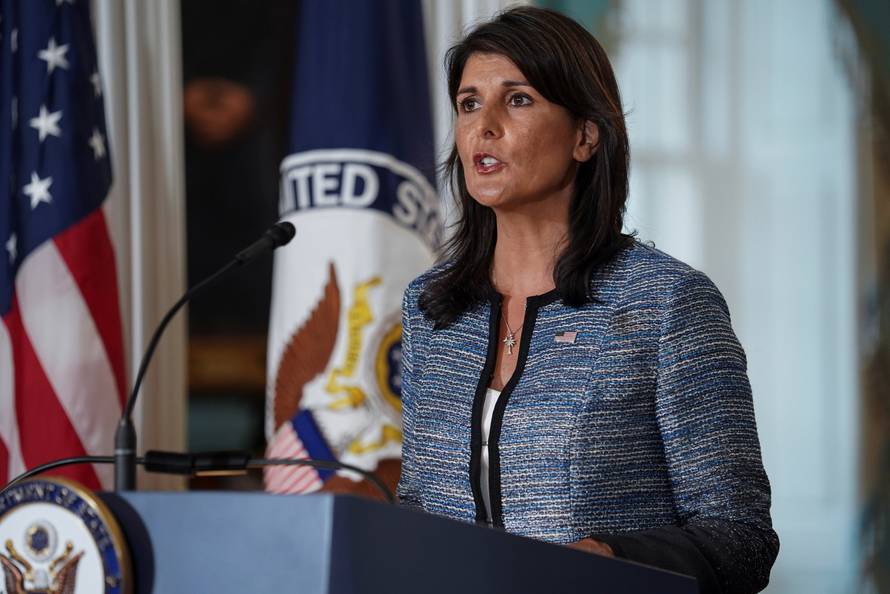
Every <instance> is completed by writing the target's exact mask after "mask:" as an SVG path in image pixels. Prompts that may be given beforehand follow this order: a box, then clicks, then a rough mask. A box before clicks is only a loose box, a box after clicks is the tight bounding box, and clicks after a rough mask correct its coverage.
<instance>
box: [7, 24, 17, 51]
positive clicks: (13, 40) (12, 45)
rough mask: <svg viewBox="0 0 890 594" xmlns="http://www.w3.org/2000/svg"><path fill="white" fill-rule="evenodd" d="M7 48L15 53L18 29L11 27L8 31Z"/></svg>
mask: <svg viewBox="0 0 890 594" xmlns="http://www.w3.org/2000/svg"><path fill="white" fill-rule="evenodd" d="M9 49H11V50H12V53H15V52H16V50H17V49H19V30H18V29H13V30H12V31H10V33H9Z"/></svg>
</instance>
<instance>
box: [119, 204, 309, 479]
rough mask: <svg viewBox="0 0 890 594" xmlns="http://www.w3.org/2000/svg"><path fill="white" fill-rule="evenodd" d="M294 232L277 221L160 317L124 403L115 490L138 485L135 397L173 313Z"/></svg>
mask: <svg viewBox="0 0 890 594" xmlns="http://www.w3.org/2000/svg"><path fill="white" fill-rule="evenodd" d="M295 234H296V229H295V228H294V226H293V225H292V224H290V223H288V222H286V221H282V222H280V223H276V224H275V225H273V226H272V227H271V228H270V229H269V230H267V231H266V232H265V233H264V234H263V237H261V238H260V239H259V240H257V241H256V242H254V243H253V244H252V245H250V246H248V247H247V248H246V249H244V250H242V251H241V252H239V253H238V254H237V255H236V256H235V258H234V259H232V260H231V261H230V262H229V263H228V264H226V265H225V266H223V267H222V268H220V269H219V270H217V271H216V272H214V273H213V274H212V275H210V276H209V277H207V278H205V279H204V280H202V281H201V282H199V283H198V284H197V285H195V286H194V287H191V288H190V289H189V290H188V291H186V292H185V294H184V295H183V296H182V297H180V298H179V300H178V301H177V302H176V303H175V304H173V307H171V308H170V310H169V311H168V312H167V314H166V315H165V316H164V319H162V320H161V323H160V324H159V325H158V327H157V329H156V330H155V332H154V334H153V335H152V337H151V340H150V341H149V343H148V348H146V349H145V354H144V355H143V357H142V361H141V362H140V364H139V370H138V372H137V373H136V381H135V382H133V390H132V392H130V396H129V397H128V398H127V403H126V405H125V406H124V410H123V414H122V415H121V420H120V422H119V423H118V426H117V431H116V432H115V435H114V490H115V491H132V490H133V489H135V488H136V428H135V426H134V425H133V409H134V408H135V406H136V398H137V396H138V394H139V388H140V387H141V386H142V381H143V379H144V378H145V372H146V370H147V369H148V363H149V362H150V361H151V358H152V355H154V352H155V349H156V348H157V346H158V341H159V340H160V339H161V335H162V334H163V333H164V330H165V329H166V328H167V325H168V324H170V321H171V320H172V319H173V316H175V315H176V313H177V312H178V311H179V310H180V309H182V306H183V305H185V304H186V303H188V301H189V300H190V299H191V298H192V297H194V296H195V295H196V294H197V293H199V292H201V291H203V290H204V289H206V288H207V287H209V286H211V285H213V284H215V283H216V282H217V281H218V280H219V279H221V278H222V277H223V276H225V275H226V274H228V273H229V272H230V271H231V270H232V269H233V268H237V267H239V266H243V265H244V264H247V263H248V262H250V261H251V260H253V259H254V258H256V257H257V256H259V255H262V254H264V253H266V252H270V251H272V250H274V249H275V248H278V247H281V246H283V245H285V244H287V243H288V242H289V241H290V240H291V239H293V238H294V235H295Z"/></svg>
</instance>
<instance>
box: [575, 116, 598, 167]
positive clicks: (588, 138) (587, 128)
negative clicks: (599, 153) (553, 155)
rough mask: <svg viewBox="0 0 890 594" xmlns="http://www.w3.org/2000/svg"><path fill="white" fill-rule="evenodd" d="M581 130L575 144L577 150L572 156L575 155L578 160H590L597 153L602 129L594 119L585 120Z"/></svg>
mask: <svg viewBox="0 0 890 594" xmlns="http://www.w3.org/2000/svg"><path fill="white" fill-rule="evenodd" d="M580 132H581V133H580V134H579V135H578V144H577V145H576V146H575V151H574V152H573V153H572V157H574V159H575V160H576V161H578V162H580V163H584V162H585V161H589V160H590V158H591V157H593V155H594V153H596V149H597V147H598V146H599V142H600V130H599V128H598V127H597V125H596V124H594V123H593V122H592V121H590V120H584V125H583V126H582V128H581V130H580Z"/></svg>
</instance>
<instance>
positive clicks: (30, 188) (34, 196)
mask: <svg viewBox="0 0 890 594" xmlns="http://www.w3.org/2000/svg"><path fill="white" fill-rule="evenodd" d="M51 185H53V178H51V177H47V178H46V179H40V176H38V175H37V172H36V171H32V172H31V183H30V184H28V185H27V186H25V188H24V192H25V195H26V196H30V197H31V210H34V209H35V208H37V205H38V204H40V203H41V202H46V203H47V204H49V203H50V202H52V199H53V197H52V195H50V193H49V187H50V186H51Z"/></svg>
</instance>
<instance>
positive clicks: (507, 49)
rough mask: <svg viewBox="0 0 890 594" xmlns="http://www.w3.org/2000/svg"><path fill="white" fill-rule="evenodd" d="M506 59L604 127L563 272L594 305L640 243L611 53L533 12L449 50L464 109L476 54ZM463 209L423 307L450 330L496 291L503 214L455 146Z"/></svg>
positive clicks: (478, 31) (581, 183) (568, 286)
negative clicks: (596, 292) (498, 217)
mask: <svg viewBox="0 0 890 594" xmlns="http://www.w3.org/2000/svg"><path fill="white" fill-rule="evenodd" d="M477 52H479V53H493V54H500V55H503V56H505V57H507V58H509V59H510V60H512V61H513V63H514V64H516V66H517V67H518V68H519V70H520V71H521V72H522V73H523V74H524V75H525V77H526V80H528V82H529V84H531V86H532V87H534V88H535V89H536V90H537V91H538V92H539V93H541V95H543V96H544V98H546V99H547V100H548V101H550V102H551V103H556V104H557V105H561V106H562V107H564V108H565V109H566V110H568V112H569V113H570V114H571V115H572V116H573V117H575V118H577V119H578V120H579V121H585V120H589V121H592V122H593V123H595V124H596V125H597V127H598V128H599V142H598V144H597V147H596V151H595V153H594V156H593V157H592V158H591V159H590V160H589V161H586V162H584V163H582V164H580V166H579V168H578V171H577V174H576V176H575V184H574V194H573V196H572V200H571V204H570V206H569V237H568V244H567V246H566V248H565V250H564V251H563V253H562V254H561V255H560V257H559V260H558V261H557V264H556V267H555V269H554V272H553V276H554V282H555V284H556V288H557V290H558V291H559V293H560V296H561V297H562V299H563V301H564V302H565V303H567V304H569V305H572V306H578V305H581V304H583V303H584V302H586V301H588V300H589V299H590V298H591V295H590V279H591V275H592V274H593V273H594V271H595V270H596V269H597V267H599V266H601V265H602V264H604V263H605V262H608V261H609V260H610V259H611V258H612V257H613V256H614V255H615V254H616V253H617V252H618V251H620V250H621V249H622V248H623V247H625V246H627V245H629V244H630V243H631V242H632V238H631V236H629V235H625V234H623V233H622V226H623V220H624V207H625V203H626V201H627V191H628V164H629V155H630V150H629V145H628V139H627V129H626V127H625V123H624V112H623V111H622V108H621V97H620V95H619V93H618V83H617V82H616V81H615V75H614V74H613V72H612V66H611V64H610V63H609V59H608V57H607V56H606V53H605V51H603V48H602V47H601V46H600V44H599V43H598V42H597V40H596V39H594V37H593V36H592V35H591V34H590V33H588V32H587V31H586V30H584V28H583V27H581V25H579V24H578V23H576V22H575V21H573V20H572V19H570V18H568V17H566V16H563V15H561V14H559V13H558V12H555V11H552V10H547V9H543V8H535V7H530V6H523V7H519V8H513V9H510V10H507V11H505V12H503V13H501V14H500V15H498V16H497V17H496V18H495V19H493V20H491V21H488V22H486V23H483V24H481V25H479V26H478V27H476V28H475V29H473V30H472V31H471V32H470V33H469V35H467V36H466V37H465V38H464V39H463V40H462V41H461V42H460V43H458V44H457V45H455V46H454V47H452V48H451V49H450V50H448V53H447V55H446V58H445V68H446V71H447V72H448V94H449V96H450V98H451V105H452V107H456V99H457V90H458V87H459V85H460V80H461V77H462V75H463V69H464V66H465V65H466V63H467V60H468V59H469V57H470V56H471V55H472V54H474V53H477ZM444 167H445V171H446V173H447V177H448V179H449V183H450V185H451V188H452V190H453V192H454V197H455V200H456V202H457V209H456V212H457V217H458V218H457V221H456V223H455V229H454V233H453V234H452V236H451V238H450V239H449V241H448V242H447V243H446V245H445V248H444V252H443V254H444V255H443V257H444V259H445V260H447V261H448V265H446V266H444V267H443V268H441V269H440V271H439V272H438V273H437V274H436V275H435V276H434V277H433V278H432V280H431V281H430V283H429V285H428V286H427V288H426V289H425V291H424V292H423V293H422V294H421V296H420V301H419V305H420V308H421V310H422V311H423V312H424V314H425V315H426V316H427V317H428V318H430V319H431V320H433V321H434V322H435V325H436V327H443V326H447V325H449V324H450V323H451V322H453V321H454V320H455V319H456V318H457V317H458V316H460V315H461V314H462V313H464V312H466V311H468V310H470V309H471V308H473V307H474V306H475V305H477V304H478V303H479V302H480V301H482V300H484V299H487V298H488V297H489V296H490V295H491V294H492V293H493V291H494V289H493V287H492V284H491V261H492V256H493V254H494V245H495V240H496V239H497V231H496V225H495V215H494V212H493V211H492V210H491V209H490V208H488V207H486V206H482V205H481V204H479V203H478V202H476V200H474V199H473V197H472V196H470V194H469V193H468V191H467V186H466V181H465V179H464V170H463V166H462V165H461V162H460V158H459V156H458V153H457V146H456V145H455V146H454V147H453V149H452V151H451V155H450V156H449V158H448V160H447V161H446V162H445V164H444Z"/></svg>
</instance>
